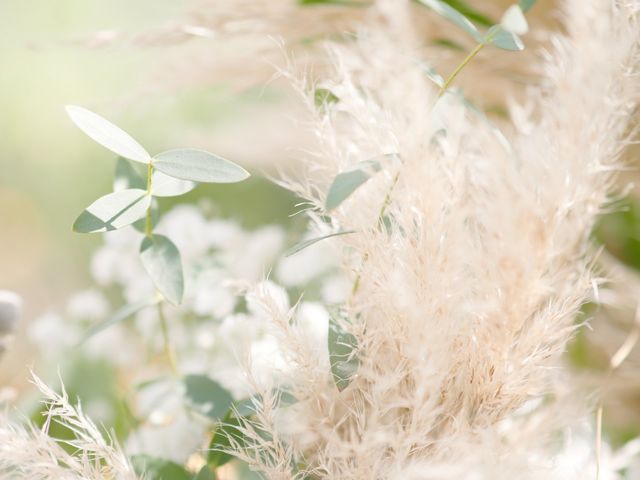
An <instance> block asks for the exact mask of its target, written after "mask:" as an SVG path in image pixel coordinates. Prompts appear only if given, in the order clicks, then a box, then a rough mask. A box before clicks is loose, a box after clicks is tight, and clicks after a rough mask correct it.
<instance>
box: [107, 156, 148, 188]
mask: <svg viewBox="0 0 640 480" xmlns="http://www.w3.org/2000/svg"><path fill="white" fill-rule="evenodd" d="M128 188H138V189H140V190H146V188H147V182H146V180H145V179H144V178H142V176H141V175H140V174H139V173H138V171H137V170H136V169H135V167H134V166H133V165H132V164H131V162H130V161H129V160H127V159H126V158H123V157H120V158H118V161H117V162H116V172H115V175H114V179H113V191H114V192H118V191H120V190H126V189H128Z"/></svg>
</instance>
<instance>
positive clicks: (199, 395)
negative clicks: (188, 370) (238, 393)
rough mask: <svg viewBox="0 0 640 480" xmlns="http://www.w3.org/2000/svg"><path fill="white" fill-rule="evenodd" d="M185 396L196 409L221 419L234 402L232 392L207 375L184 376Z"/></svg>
mask: <svg viewBox="0 0 640 480" xmlns="http://www.w3.org/2000/svg"><path fill="white" fill-rule="evenodd" d="M184 385H185V398H186V399H187V402H188V403H189V405H190V406H191V408H193V409H194V410H195V411H197V412H199V413H201V414H202V415H205V416H207V417H209V418H210V419H212V420H214V421H220V420H221V419H222V418H224V417H225V415H226V414H227V412H228V410H229V407H231V404H232V403H233V397H232V396H231V394H230V393H229V392H228V391H227V390H225V389H224V388H223V387H221V386H220V385H219V384H218V383H217V382H214V381H213V380H211V379H210V378H209V377H208V376H206V375H187V376H186V377H184Z"/></svg>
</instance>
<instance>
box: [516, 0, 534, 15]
mask: <svg viewBox="0 0 640 480" xmlns="http://www.w3.org/2000/svg"><path fill="white" fill-rule="evenodd" d="M536 2H537V0H519V1H518V5H520V8H521V9H522V11H523V12H527V11H529V10H531V7H533V6H534V5H535V4H536Z"/></svg>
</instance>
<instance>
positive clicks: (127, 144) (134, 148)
mask: <svg viewBox="0 0 640 480" xmlns="http://www.w3.org/2000/svg"><path fill="white" fill-rule="evenodd" d="M66 110H67V114H68V115H69V117H70V118H71V121H72V122H73V123H75V124H76V126H77V127H78V128H79V129H80V130H82V131H83V132H84V133H85V134H87V135H88V136H89V137H90V138H91V139H93V140H94V141H95V142H97V143H99V144H100V145H102V146H103V147H105V148H108V149H109V150H111V151H112V152H114V153H117V154H118V155H120V156H121V157H124V158H128V159H129V160H134V161H136V162H140V163H149V162H150V161H151V155H149V153H148V152H147V151H146V150H145V149H144V148H143V147H142V145H140V144H139V143H138V142H136V141H135V140H134V139H133V138H132V137H131V136H130V135H129V134H128V133H127V132H125V131H124V130H122V129H121V128H120V127H116V126H115V125H114V124H113V123H111V122H109V121H108V120H106V119H104V118H102V117H101V116H100V115H98V114H97V113H93V112H92V111H90V110H87V109H86V108H83V107H78V106H75V105H67V107H66Z"/></svg>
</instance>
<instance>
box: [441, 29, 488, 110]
mask: <svg viewBox="0 0 640 480" xmlns="http://www.w3.org/2000/svg"><path fill="white" fill-rule="evenodd" d="M484 45H485V44H484V42H483V43H479V44H478V45H476V48H474V49H473V50H472V51H471V53H470V54H469V55H467V56H466V58H465V59H464V60H462V62H461V63H460V65H458V66H457V67H456V69H455V70H454V71H453V73H452V74H451V75H449V78H447V79H446V80H445V82H444V83H443V84H442V87H440V92H439V93H438V98H440V97H441V96H442V95H444V93H445V92H446V91H447V89H448V88H449V87H450V86H451V84H452V83H453V81H454V80H455V79H456V77H457V76H458V74H459V73H460V72H461V71H462V69H463V68H464V67H466V66H467V64H468V63H469V62H470V61H471V60H473V58H474V57H475V56H476V55H477V54H478V53H480V50H482V49H483V48H484Z"/></svg>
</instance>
